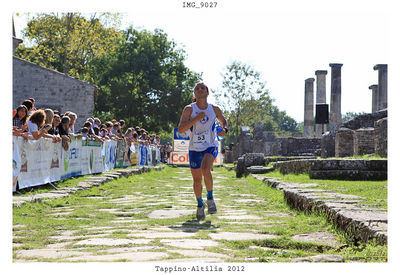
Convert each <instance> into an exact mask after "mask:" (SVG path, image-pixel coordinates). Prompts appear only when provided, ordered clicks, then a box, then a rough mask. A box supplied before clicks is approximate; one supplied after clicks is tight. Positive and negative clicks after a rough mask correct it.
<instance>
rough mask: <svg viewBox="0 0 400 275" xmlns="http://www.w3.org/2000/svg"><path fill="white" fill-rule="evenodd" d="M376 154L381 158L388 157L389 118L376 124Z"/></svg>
mask: <svg viewBox="0 0 400 275" xmlns="http://www.w3.org/2000/svg"><path fill="white" fill-rule="evenodd" d="M374 127H375V140H374V147H375V153H376V154H378V155H379V156H381V157H387V118H382V119H380V120H378V121H376V122H375V124H374Z"/></svg>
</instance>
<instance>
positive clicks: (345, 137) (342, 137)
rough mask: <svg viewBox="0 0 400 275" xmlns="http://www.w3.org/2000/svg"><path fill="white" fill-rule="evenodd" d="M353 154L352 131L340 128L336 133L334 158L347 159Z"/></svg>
mask: <svg viewBox="0 0 400 275" xmlns="http://www.w3.org/2000/svg"><path fill="white" fill-rule="evenodd" d="M353 154H354V131H353V130H351V129H348V128H340V129H339V130H338V131H337V132H336V138H335V157H337V158H338V157H339V158H340V157H348V156H353Z"/></svg>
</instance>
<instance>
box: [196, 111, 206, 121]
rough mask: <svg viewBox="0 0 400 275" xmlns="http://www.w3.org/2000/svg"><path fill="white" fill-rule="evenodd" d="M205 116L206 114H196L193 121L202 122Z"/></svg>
mask: <svg viewBox="0 0 400 275" xmlns="http://www.w3.org/2000/svg"><path fill="white" fill-rule="evenodd" d="M205 116H206V113H204V112H201V113H198V114H197V116H196V117H195V119H197V121H200V120H202V119H203V118H204V117H205Z"/></svg>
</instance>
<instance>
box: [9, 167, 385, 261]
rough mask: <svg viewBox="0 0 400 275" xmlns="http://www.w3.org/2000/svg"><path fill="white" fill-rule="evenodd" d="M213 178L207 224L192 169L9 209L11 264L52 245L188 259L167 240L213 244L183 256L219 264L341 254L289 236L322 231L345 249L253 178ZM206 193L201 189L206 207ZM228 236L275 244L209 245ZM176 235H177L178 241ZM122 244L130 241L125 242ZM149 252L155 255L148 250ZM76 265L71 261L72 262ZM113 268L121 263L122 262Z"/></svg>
mask: <svg viewBox="0 0 400 275" xmlns="http://www.w3.org/2000/svg"><path fill="white" fill-rule="evenodd" d="M213 174H214V198H215V199H216V203H217V207H218V213H217V214H215V215H207V217H206V220H205V221H202V222H200V223H199V222H197V221H196V219H195V210H196V200H195V198H194V194H193V190H192V179H191V175H190V170H189V169H187V168H185V169H180V168H170V167H165V169H163V170H161V171H151V172H149V173H144V174H140V175H133V176H131V177H129V178H120V179H117V180H114V181H110V182H107V183H105V184H103V185H101V186H98V187H92V188H91V189H87V190H82V191H78V192H77V193H75V194H70V196H68V197H65V198H58V199H52V200H48V201H42V202H28V203H25V204H23V205H21V206H20V207H14V208H13V223H14V228H13V233H14V234H13V235H14V236H13V237H14V239H13V243H14V247H13V251H14V259H21V258H19V257H18V253H20V252H21V251H26V250H35V249H42V248H46V249H47V248H48V247H49V245H50V246H51V245H56V246H57V247H58V245H60V246H63V249H68V250H69V251H74V252H75V251H79V252H85V253H92V255H107V254H109V252H107V250H108V249H110V246H111V248H116V247H126V248H138V249H139V248H140V247H143V251H158V252H165V253H167V254H168V255H169V256H168V257H166V258H165V259H166V260H168V259H182V258H185V257H184V256H182V255H181V254H179V253H176V252H173V251H171V252H168V251H169V250H177V249H182V248H177V247H174V245H173V244H170V243H169V242H164V241H165V240H167V239H169V240H174V239H181V240H182V239H183V240H188V241H189V243H191V242H195V241H203V242H212V241H214V242H216V243H217V244H218V245H216V246H210V247H208V246H206V247H201V246H200V247H197V246H196V245H194V246H193V247H191V248H185V249H189V250H190V249H192V250H203V251H205V252H214V253H219V254H221V255H223V256H224V257H225V258H224V261H231V262H252V261H253V262H254V261H255V262H287V261H290V260H291V259H293V258H296V257H307V256H312V255H316V254H321V253H324V254H333V253H336V254H338V252H337V251H336V249H337V247H336V246H332V245H325V244H319V243H318V242H317V241H313V242H307V241H295V240H293V237H294V236H296V235H299V234H310V233H313V232H326V233H329V234H333V235H332V236H334V237H335V238H336V241H337V242H338V243H344V242H345V240H346V238H345V237H344V236H343V235H341V234H340V233H338V232H336V231H335V229H334V228H333V227H332V225H330V224H329V223H328V222H327V220H326V219H325V218H324V217H323V216H318V215H314V214H310V215H308V214H307V215H306V214H304V213H302V212H300V211H296V210H293V209H290V208H289V206H287V205H286V203H285V202H284V199H283V192H282V191H279V190H276V189H273V188H270V187H268V186H266V185H265V183H263V182H261V181H259V180H256V179H254V178H252V177H247V178H245V179H236V177H235V172H234V171H230V172H227V171H226V170H225V168H214V172H213ZM205 194H206V192H205V188H204V189H203V199H204V200H205ZM157 211H161V212H162V213H164V212H163V211H165V212H166V213H172V212H174V211H183V212H182V213H183V214H180V215H176V216H173V215H172V216H167V217H153V216H152V215H153V214H154V213H156V212H157ZM230 232H232V233H233V234H236V235H233V236H236V237H237V236H239V237H240V236H242V235H244V234H250V233H251V234H254V235H256V236H260V235H261V236H267V235H273V236H274V237H273V238H271V239H258V240H256V239H254V240H246V239H243V240H242V239H239V240H235V239H234V238H233V239H229V236H228V237H226V239H224V238H222V239H214V238H215V236H221V234H230ZM175 233H177V234H180V235H179V237H176V236H175V235H174V234H175ZM140 234H142V235H141V236H140ZM168 234H169V235H168ZM142 236H144V237H142ZM165 236H167V237H165ZM168 236H169V237H168ZM89 239H91V240H92V239H95V240H101V239H104V240H105V239H113V240H118V244H116V245H104V243H103V244H102V243H99V244H98V245H92V244H91V243H90V242H85V243H82V244H79V243H78V242H79V241H82V240H89ZM124 240H130V241H131V242H130V243H124ZM147 240H148V242H147ZM142 241H145V242H144V243H143V242H142ZM142 243H143V244H142ZM148 246H154V247H155V248H154V249H150V250H149V248H147V249H146V248H145V247H148ZM352 249H353V250H351V249H350V248H349V249H347V250H343V251H342V252H343V255H345V256H346V257H348V258H350V256H351V255H352V251H356V249H358V248H352ZM368 249H369V250H370V251H372V252H370V253H369V256H367V260H368V257H370V258H371V259H375V258H373V256H371V255H372V253H373V252H376V251H377V249H375V250H374V248H373V247H372V246H370V247H369V248H368ZM362 251H364V252H368V251H367V248H366V249H364V250H360V251H356V252H354V253H353V254H356V253H359V254H360V256H357V255H358V254H356V256H355V257H361V254H362V253H363V252H362ZM381 252H382V253H384V250H379V253H381ZM113 253H114V254H115V253H116V252H113ZM366 254H367V255H368V253H366ZM121 257H122V256H121ZM188 257H190V256H188ZM67 258H68V257H62V258H40V257H36V258H35V257H31V258H29V257H23V259H26V260H28V259H31V260H34V261H61V262H62V261H65V260H66V259H67ZM73 258H74V257H72V256H71V257H70V258H69V260H73ZM186 258H187V257H186ZM357 259H358V258H357ZM357 259H356V258H355V259H354V260H356V261H357ZM360 259H361V258H360ZM78 261H81V260H78ZM117 261H126V258H121V259H119V260H117ZM361 261H364V258H363V260H361Z"/></svg>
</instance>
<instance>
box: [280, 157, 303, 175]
mask: <svg viewBox="0 0 400 275" xmlns="http://www.w3.org/2000/svg"><path fill="white" fill-rule="evenodd" d="M274 169H279V171H280V172H281V173H282V174H284V175H285V174H302V173H309V172H310V169H311V161H310V160H303V159H302V160H290V161H278V162H276V163H274Z"/></svg>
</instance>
